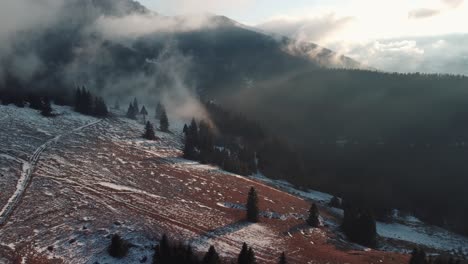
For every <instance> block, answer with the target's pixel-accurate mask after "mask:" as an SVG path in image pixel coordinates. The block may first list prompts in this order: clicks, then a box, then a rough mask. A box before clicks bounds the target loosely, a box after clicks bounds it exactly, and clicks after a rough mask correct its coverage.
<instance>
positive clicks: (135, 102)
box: [133, 97, 140, 115]
mask: <svg viewBox="0 0 468 264" xmlns="http://www.w3.org/2000/svg"><path fill="white" fill-rule="evenodd" d="M133 111H134V112H135V115H138V113H139V111H140V107H139V106H138V100H137V99H136V97H135V98H134V99H133Z"/></svg>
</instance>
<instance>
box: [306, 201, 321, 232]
mask: <svg viewBox="0 0 468 264" xmlns="http://www.w3.org/2000/svg"><path fill="white" fill-rule="evenodd" d="M307 224H309V225H310V226H312V227H319V224H320V220H319V210H318V207H317V205H316V204H315V203H313V204H312V206H311V207H310V209H309V217H308V218H307Z"/></svg>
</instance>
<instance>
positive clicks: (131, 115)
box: [127, 103, 137, 119]
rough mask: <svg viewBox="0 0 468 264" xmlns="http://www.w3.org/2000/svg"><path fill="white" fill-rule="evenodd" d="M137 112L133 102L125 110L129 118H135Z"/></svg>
mask: <svg viewBox="0 0 468 264" xmlns="http://www.w3.org/2000/svg"><path fill="white" fill-rule="evenodd" d="M136 116H137V112H136V111H135V106H134V105H133V103H130V104H129V105H128V110H127V117H128V118H130V119H136Z"/></svg>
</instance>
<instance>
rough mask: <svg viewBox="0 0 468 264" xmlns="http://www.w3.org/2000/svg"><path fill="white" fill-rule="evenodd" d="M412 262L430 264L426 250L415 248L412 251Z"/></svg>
mask: <svg viewBox="0 0 468 264" xmlns="http://www.w3.org/2000/svg"><path fill="white" fill-rule="evenodd" d="M409 263H410V264H428V261H427V259H426V252H424V250H422V249H417V248H415V249H413V252H412V253H411V259H410V262H409Z"/></svg>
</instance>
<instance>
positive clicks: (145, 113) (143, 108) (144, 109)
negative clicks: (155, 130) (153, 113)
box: [140, 106, 148, 123]
mask: <svg viewBox="0 0 468 264" xmlns="http://www.w3.org/2000/svg"><path fill="white" fill-rule="evenodd" d="M140 115H142V116H143V122H145V123H146V116H147V115H148V111H146V108H145V106H143V107H142V108H141V111H140Z"/></svg>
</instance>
